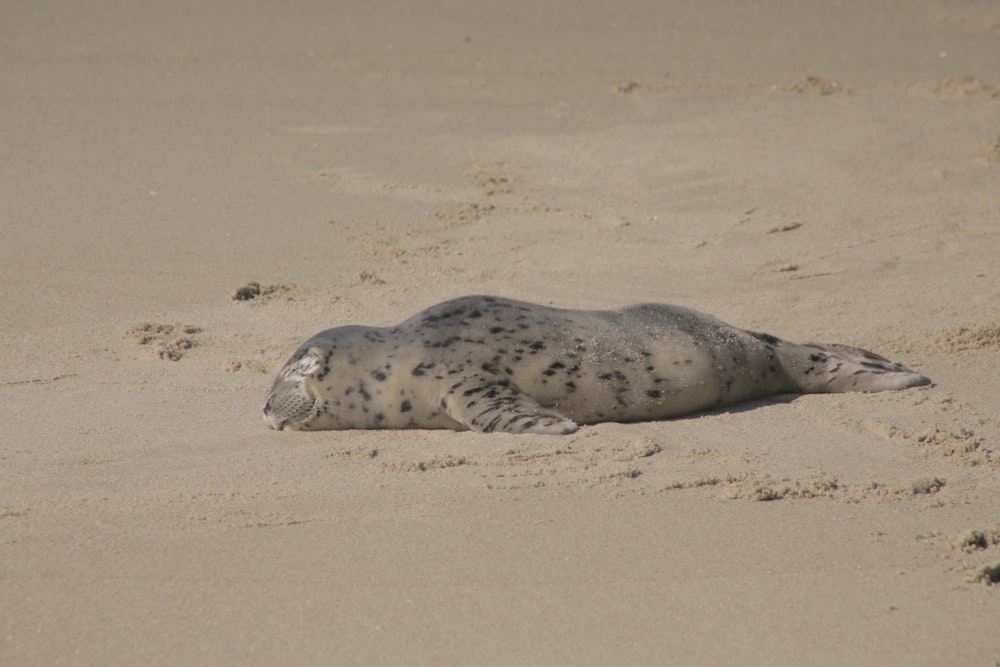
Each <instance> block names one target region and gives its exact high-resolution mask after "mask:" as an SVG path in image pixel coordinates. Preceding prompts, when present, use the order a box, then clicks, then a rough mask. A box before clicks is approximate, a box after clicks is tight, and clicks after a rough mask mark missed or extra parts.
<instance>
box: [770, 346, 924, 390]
mask: <svg viewBox="0 0 1000 667" xmlns="http://www.w3.org/2000/svg"><path fill="white" fill-rule="evenodd" d="M777 352H778V358H779V359H780V360H781V364H782V366H783V367H784V369H785V372H786V373H787V375H788V377H789V378H790V379H791V381H792V382H794V383H795V384H796V388H797V389H798V390H799V391H801V392H802V393H804V394H819V393H837V392H845V391H889V390H892V389H907V388H909V387H921V386H923V385H927V384H930V383H931V380H930V378H928V377H925V376H923V375H921V374H920V373H916V372H914V371H912V370H910V369H909V368H907V367H906V366H904V365H903V364H897V363H895V362H892V361H889V360H888V359H886V358H885V357H880V356H879V355H877V354H875V353H874V352H869V351H868V350H863V349H861V348H860V347H851V346H850V345H839V344H837V343H803V344H801V345H796V344H794V343H787V344H785V345H780V346H779V347H778V348H777Z"/></svg>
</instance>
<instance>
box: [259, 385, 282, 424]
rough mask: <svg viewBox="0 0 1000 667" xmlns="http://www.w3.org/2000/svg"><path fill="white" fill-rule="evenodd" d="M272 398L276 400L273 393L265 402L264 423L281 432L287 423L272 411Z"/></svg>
mask: <svg viewBox="0 0 1000 667" xmlns="http://www.w3.org/2000/svg"><path fill="white" fill-rule="evenodd" d="M272 398H274V394H273V393H272V394H271V395H269V396H268V397H267V400H266V401H265V402H264V409H263V410H262V416H263V417H264V422H265V423H266V424H267V425H268V426H270V427H271V428H273V429H274V430H275V431H280V430H281V429H282V428H284V426H285V422H283V421H282V420H281V419H280V418H279V417H277V416H276V415H275V414H274V413H273V412H272V411H271V399H272Z"/></svg>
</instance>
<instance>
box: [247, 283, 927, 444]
mask: <svg viewBox="0 0 1000 667" xmlns="http://www.w3.org/2000/svg"><path fill="white" fill-rule="evenodd" d="M929 383H930V380H929V379H928V378H926V377H924V376H923V375H920V374H918V373H915V372H913V371H911V370H910V369H908V368H907V367H905V366H903V365H901V364H897V363H893V362H891V361H889V360H888V359H885V358H884V357H880V356H878V355H877V354H874V353H872V352H868V351H867V350H862V349H860V348H856V347H850V346H847V345H836V344H824V343H806V344H802V345H798V344H795V343H790V342H787V341H784V340H781V339H780V338H776V337H774V336H771V335H769V334H763V333H756V332H752V331H746V330H743V329H738V328H736V327H732V326H730V325H728V324H725V323H724V322H721V321H719V320H717V319H715V318H714V317H711V316H709V315H705V314H702V313H698V312H696V311H693V310H689V309H687V308H681V307H678V306H669V305H662V304H641V305H637V306H630V307H628V308H623V309H621V310H607V311H586V310H564V309H559V308H550V307H547V306H540V305H535V304H531V303H525V302H522V301H513V300H510V299H502V298H499V297H490V296H467V297H461V298H458V299H454V300H452V301H446V302H444V303H441V304H438V305H436V306H432V307H430V308H428V309H426V310H424V311H422V312H420V313H418V314H417V315H415V316H413V317H411V318H410V319H408V320H406V321H405V322H403V323H402V324H399V325H398V326H395V327H388V328H375V327H361V326H347V327H338V328H335V329H328V330H326V331H323V332H320V333H318V334H316V335H315V336H313V337H312V338H310V339H309V340H307V341H306V342H305V343H304V344H303V345H302V346H301V347H300V348H299V349H298V350H297V351H296V352H295V354H293V355H292V357H291V359H289V360H288V363H287V364H286V365H285V367H284V368H283V369H282V370H281V371H280V372H279V373H278V376H277V378H276V379H275V381H274V386H273V387H272V389H271V393H270V395H269V396H268V398H267V401H266V402H265V404H264V419H265V421H266V422H267V423H268V424H270V425H271V426H272V427H273V428H276V429H279V430H280V429H286V428H287V429H296V430H300V429H301V430H321V429H372V428H451V429H470V430H473V431H479V432H490V431H504V432H507V433H542V434H557V435H558V434H566V433H572V432H574V431H575V430H577V428H578V425H579V424H591V423H595V422H602V421H618V422H628V421H643V420H653V419H665V418H669V417H675V416H678V415H683V414H687V413H690V412H694V411H697V410H704V409H710V408H716V407H721V406H726V405H732V404H734V403H738V402H740V401H745V400H748V399H753V398H759V397H762V396H769V395H772V394H779V393H819V392H844V391H884V390H889V389H905V388H908V387H916V386H921V385H926V384H929Z"/></svg>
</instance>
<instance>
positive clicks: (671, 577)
mask: <svg viewBox="0 0 1000 667" xmlns="http://www.w3.org/2000/svg"><path fill="white" fill-rule="evenodd" d="M0 55H2V57H0V99H2V100H3V103H2V104H0V142H2V143H0V145H2V146H3V152H4V158H3V160H2V161H0V196H2V201H3V213H2V215H0V287H2V297H0V336H2V347H0V404H2V405H3V417H4V419H3V421H4V430H3V435H2V436H0V605H2V608H3V614H2V620H0V664H4V665H59V664H66V665H70V664H72V665H87V664H93V665H135V664H147V665H168V664H170V665H175V664H219V665H225V664H232V665H253V664H260V665H265V664H309V663H312V664H364V665H399V664H413V665H442V664H480V665H493V664H496V665H500V664H506V665H514V664H517V665H528V664H539V665H541V664H578V665H585V664H594V665H604V664H729V663H738V664H741V665H757V664H770V665H800V664H817V665H842V664H853V665H887V664H906V665H910V666H914V665H940V664H955V665H959V664H961V665H992V664H994V663H995V662H997V661H1000V632H998V628H1000V585H991V584H990V582H991V581H992V580H994V579H997V578H998V577H1000V575H997V569H998V567H997V566H998V565H1000V418H998V415H1000V392H997V390H996V387H997V378H998V377H1000V270H998V266H1000V260H998V258H1000V148H998V146H1000V10H998V9H997V7H996V5H995V3H993V2H990V1H989V0H978V1H976V0H968V1H963V2H949V1H947V0H910V1H908V2H880V3H871V2H862V1H860V0H857V1H851V0H848V1H845V2H840V3H807V4H803V3H796V2H791V1H790V0H781V1H779V0H767V1H763V2H755V3H746V2H739V1H736V0H718V1H714V2H702V1H698V2H695V1H693V0H692V1H690V2H677V3H662V2H649V1H646V0H623V1H621V2H617V3H606V6H604V5H600V4H598V3H574V2H568V1H566V0H563V1H552V2H542V3H495V2H492V3H486V2H463V1H461V0H430V1H428V2H421V3H413V2H404V1H403V0H389V1H387V2H370V3H345V2H343V3H322V2H307V1H301V2H299V1H296V2H263V1H262V2H254V3H237V2H216V3H200V2H185V1H182V2H174V3H133V2H124V1H122V0H106V1H99V0H84V1H82V2H76V3H68V2H56V1H54V0H49V1H47V2H33V3H6V5H5V6H4V7H2V8H0ZM251 283H256V284H257V287H253V286H252V285H251ZM468 293H490V294H499V295H504V296H509V297H514V298H521V299H527V300H532V301H537V302H540V303H547V304H554V305H558V306H565V307H574V308H602V307H617V306H620V305H624V304H627V303H633V302H638V301H661V302H668V303H677V304H680V305H684V306H689V307H693V308H697V309H699V310H703V311H706V312H710V313H712V314H714V315H716V316H718V317H720V318H722V319H725V320H726V321H729V322H731V323H733V324H736V325H739V326H744V327H748V328H753V329H756V330H763V331H768V332H771V333H774V334H776V335H780V336H783V337H786V338H789V339H792V340H808V339H815V340H827V341H836V342H843V343H849V344H854V345H860V346H864V347H868V348H871V349H875V350H876V351H878V352H880V353H882V354H885V355H886V356H889V357H892V358H894V359H897V360H900V361H903V362H905V363H907V364H908V365H910V366H912V367H913V368H914V369H916V370H918V371H920V372H922V373H924V374H926V375H928V376H930V377H931V378H933V379H934V381H935V384H934V385H933V386H931V387H927V388H921V389H915V390H910V391H906V392H898V393H883V394H875V395H864V394H847V395H827V396H805V397H777V398H775V399H773V400H767V401H758V402H755V403H752V404H748V405H745V406H739V407H738V408H736V409H732V410H724V411H718V412H711V413H706V414H699V415H693V416H691V417H689V418H683V419H677V420H673V421H665V422H657V423H642V424H629V425H622V424H599V425H595V426H588V427H585V428H583V429H581V431H580V432H578V433H576V434H574V435H571V436H567V437H562V438H556V437H533V436H509V435H505V434H495V435H476V434H470V433H456V432H442V431H398V432H324V433H293V432H275V431H271V430H269V429H267V428H266V427H265V425H264V424H263V422H262V421H261V419H260V414H259V411H260V407H261V404H262V401H263V399H264V396H265V395H266V393H267V390H268V388H269V386H270V382H271V377H272V374H273V373H274V372H275V371H276V370H277V369H278V368H280V366H281V365H282V364H283V362H284V360H285V358H287V356H288V355H289V354H290V353H291V351H292V350H293V349H294V348H295V347H296V346H297V345H298V344H299V343H300V342H301V341H302V340H304V339H305V338H306V337H308V336H309V335H311V334H312V333H315V332H316V331H318V330H320V329H324V328H328V327H331V326H336V325H340V324H347V323H363V324H370V325H380V326H381V325H388V324H393V323H396V322H398V321H401V320H402V319H404V318H405V317H406V316H408V315H410V314H412V313H414V312H416V311H418V310H420V309H422V308H424V307H426V306H428V305H431V304H433V303H436V302H438V301H441V300H444V299H446V298H450V297H454V296H458V295H462V294H468ZM236 297H239V298H236Z"/></svg>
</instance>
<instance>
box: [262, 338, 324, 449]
mask: <svg viewBox="0 0 1000 667" xmlns="http://www.w3.org/2000/svg"><path fill="white" fill-rule="evenodd" d="M321 368H322V364H321V362H320V358H318V357H317V356H316V354H315V353H313V351H312V350H309V349H306V350H305V351H304V353H303V354H302V356H301V357H299V358H298V359H297V360H296V359H294V358H293V360H292V361H291V362H290V363H288V364H286V365H285V367H284V368H283V369H282V370H281V372H280V373H279V374H278V377H276V378H275V379H274V386H273V387H271V393H270V394H268V397H267V400H266V401H265V402H264V421H265V422H267V424H268V425H269V426H270V427H271V428H273V429H275V430H277V431H281V430H283V429H291V430H294V431H299V430H308V429H309V422H310V421H311V420H313V419H315V418H316V417H317V416H318V415H319V410H320V408H319V404H320V403H321V401H317V400H316V398H315V397H314V396H313V395H312V394H311V393H310V392H309V388H308V381H309V380H310V379H311V378H313V377H314V376H315V375H316V373H317V372H319V370H320V369H321Z"/></svg>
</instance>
